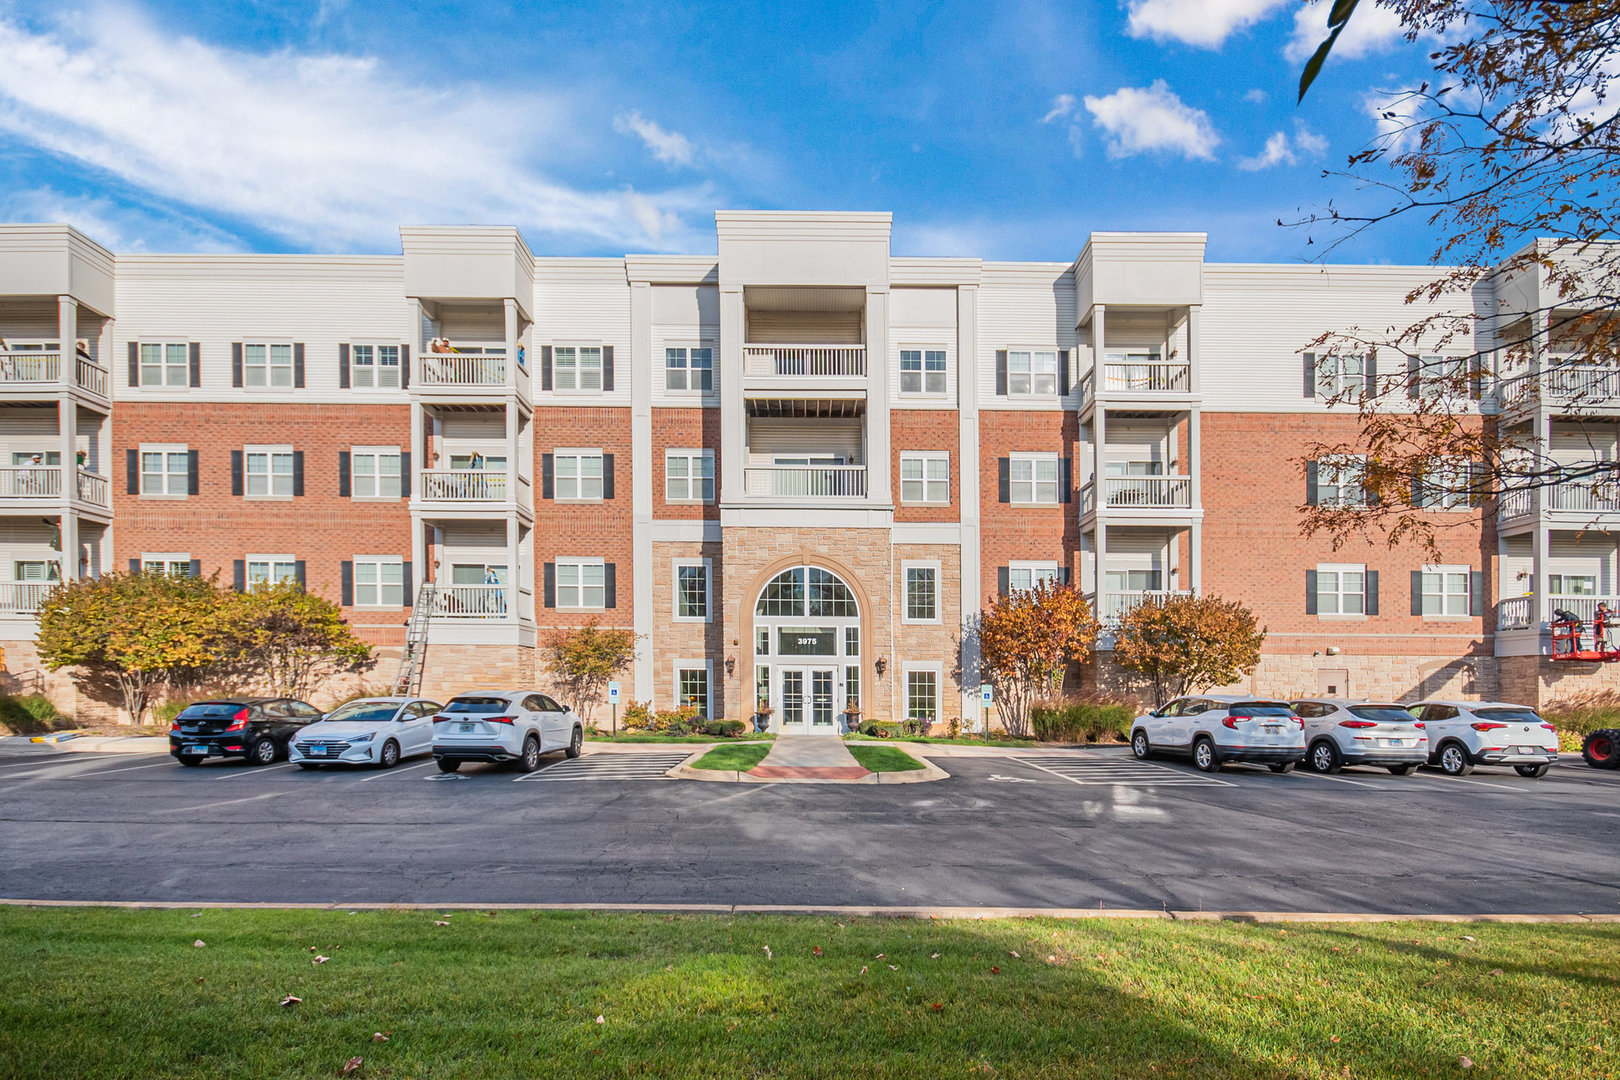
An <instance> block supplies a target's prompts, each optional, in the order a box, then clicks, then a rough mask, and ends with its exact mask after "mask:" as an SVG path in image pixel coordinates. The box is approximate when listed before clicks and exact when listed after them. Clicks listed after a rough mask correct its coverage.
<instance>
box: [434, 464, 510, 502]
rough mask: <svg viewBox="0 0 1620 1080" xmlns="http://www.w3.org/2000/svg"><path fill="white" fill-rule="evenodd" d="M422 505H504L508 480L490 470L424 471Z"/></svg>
mask: <svg viewBox="0 0 1620 1080" xmlns="http://www.w3.org/2000/svg"><path fill="white" fill-rule="evenodd" d="M420 476H421V481H422V483H421V488H420V490H421V493H422V500H423V501H424V502H492V503H503V502H505V501H506V500H507V493H508V491H509V490H510V487H509V484H508V476H507V474H506V473H504V472H496V471H494V470H491V469H423V470H421V473H420Z"/></svg>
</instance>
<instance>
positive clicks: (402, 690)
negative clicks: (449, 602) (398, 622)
mask: <svg viewBox="0 0 1620 1080" xmlns="http://www.w3.org/2000/svg"><path fill="white" fill-rule="evenodd" d="M433 600H434V596H433V583H432V582H431V581H425V582H423V583H422V587H421V588H420V589H418V590H417V592H416V606H415V607H413V608H411V618H410V621H409V622H407V623H406V624H405V649H404V651H402V652H401V653H400V654H399V674H398V675H397V676H395V677H394V696H395V697H415V696H416V695H417V694H419V693H421V690H422V657H423V655H424V654H425V653H426V652H427V641H428V624H429V622H430V618H429V616H430V615H431V613H432V611H433Z"/></svg>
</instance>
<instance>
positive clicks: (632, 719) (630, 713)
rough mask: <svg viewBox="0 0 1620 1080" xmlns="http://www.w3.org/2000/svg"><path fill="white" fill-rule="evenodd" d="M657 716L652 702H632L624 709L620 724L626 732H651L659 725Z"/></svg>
mask: <svg viewBox="0 0 1620 1080" xmlns="http://www.w3.org/2000/svg"><path fill="white" fill-rule="evenodd" d="M657 722H658V717H657V714H655V713H654V712H653V707H652V702H650V701H631V702H630V703H628V704H627V705H625V707H624V715H623V716H621V717H619V724H620V725H621V726H622V727H623V728H624V730H626V731H650V730H652V728H653V727H654V726H655V725H656V724H657Z"/></svg>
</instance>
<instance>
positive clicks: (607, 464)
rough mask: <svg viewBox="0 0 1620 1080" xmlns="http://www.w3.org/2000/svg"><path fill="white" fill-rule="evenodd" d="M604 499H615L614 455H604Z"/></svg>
mask: <svg viewBox="0 0 1620 1080" xmlns="http://www.w3.org/2000/svg"><path fill="white" fill-rule="evenodd" d="M602 498H604V499H611V498H613V455H612V454H603V455H602Z"/></svg>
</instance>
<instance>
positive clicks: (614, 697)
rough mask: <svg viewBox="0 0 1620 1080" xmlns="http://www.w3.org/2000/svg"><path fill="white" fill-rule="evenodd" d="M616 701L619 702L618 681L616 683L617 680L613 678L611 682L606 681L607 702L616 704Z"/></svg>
mask: <svg viewBox="0 0 1620 1080" xmlns="http://www.w3.org/2000/svg"><path fill="white" fill-rule="evenodd" d="M618 703H619V683H618V681H617V680H615V681H613V682H610V683H608V704H609V705H617V704H618Z"/></svg>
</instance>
